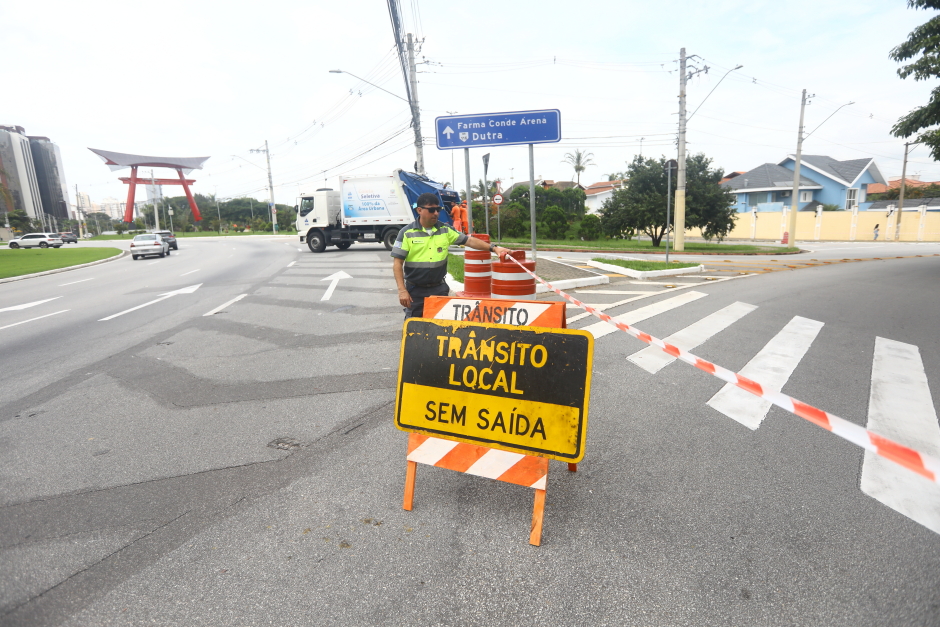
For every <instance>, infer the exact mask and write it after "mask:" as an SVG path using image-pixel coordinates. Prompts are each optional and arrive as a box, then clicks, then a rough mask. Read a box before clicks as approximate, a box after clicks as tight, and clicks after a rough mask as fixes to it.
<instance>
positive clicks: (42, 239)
mask: <svg viewBox="0 0 940 627" xmlns="http://www.w3.org/2000/svg"><path fill="white" fill-rule="evenodd" d="M62 243H63V242H62V238H61V237H59V234H58V233H27V234H26V235H23V236H22V237H20V238H18V239H12V240H10V248H49V247H50V246H51V247H53V248H61V247H62Z"/></svg>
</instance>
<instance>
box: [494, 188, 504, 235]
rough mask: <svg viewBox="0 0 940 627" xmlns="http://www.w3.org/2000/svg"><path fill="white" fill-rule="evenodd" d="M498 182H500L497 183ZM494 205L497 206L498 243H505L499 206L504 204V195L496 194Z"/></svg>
mask: <svg viewBox="0 0 940 627" xmlns="http://www.w3.org/2000/svg"><path fill="white" fill-rule="evenodd" d="M497 182H498V181H497ZM493 204H494V205H496V241H497V242H501V241H503V229H502V225H501V224H500V221H499V206H500V205H501V204H503V195H502V194H494V195H493Z"/></svg>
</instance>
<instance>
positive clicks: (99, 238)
mask: <svg viewBox="0 0 940 627" xmlns="http://www.w3.org/2000/svg"><path fill="white" fill-rule="evenodd" d="M148 232H149V231H148ZM173 233H174V234H175V235H176V237H177V238H184V237H248V236H251V235H292V236H295V237H296V236H297V231H278V232H277V233H274V232H273V231H250V232H248V233H242V232H236V231H227V232H225V233H219V232H218V231H187V232H183V231H173ZM135 236H136V234H134V235H131V234H130V233H122V234H121V235H117V234H111V235H95V236H94V237H89V238H88V241H99V242H100V241H104V240H109V241H110V240H129V239H134V237H135ZM83 241H85V240H83Z"/></svg>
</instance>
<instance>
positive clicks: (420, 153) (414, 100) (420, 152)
mask: <svg viewBox="0 0 940 627" xmlns="http://www.w3.org/2000/svg"><path fill="white" fill-rule="evenodd" d="M408 79H409V83H410V84H411V103H410V104H411V125H412V126H413V127H414V129H415V155H416V156H417V161H416V162H415V164H416V165H417V168H416V169H417V170H418V174H420V175H421V176H425V173H424V138H422V137H421V109H420V108H419V107H418V73H417V70H416V69H415V44H414V40H413V39H412V37H411V33H408Z"/></svg>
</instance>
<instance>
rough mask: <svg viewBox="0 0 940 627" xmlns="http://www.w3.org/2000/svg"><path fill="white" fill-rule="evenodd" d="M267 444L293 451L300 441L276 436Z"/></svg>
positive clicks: (282, 449) (298, 446)
mask: <svg viewBox="0 0 940 627" xmlns="http://www.w3.org/2000/svg"><path fill="white" fill-rule="evenodd" d="M268 446H270V447H271V448H276V449H279V450H281V451H293V450H294V449H298V448H300V441H299V440H295V439H294V438H278V439H276V440H272V441H271V442H268Z"/></svg>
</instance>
